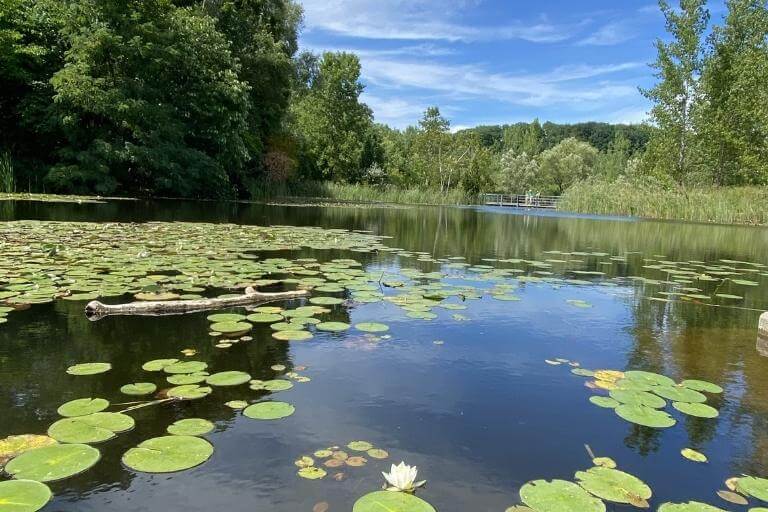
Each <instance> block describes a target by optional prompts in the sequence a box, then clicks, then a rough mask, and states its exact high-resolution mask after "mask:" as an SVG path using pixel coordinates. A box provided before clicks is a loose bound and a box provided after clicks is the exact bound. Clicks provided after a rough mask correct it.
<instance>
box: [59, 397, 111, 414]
mask: <svg viewBox="0 0 768 512" xmlns="http://www.w3.org/2000/svg"><path fill="white" fill-rule="evenodd" d="M107 407H109V402H108V401H106V400H104V399H103V398H78V399H77V400H72V401H70V402H67V403H65V404H62V405H61V406H60V407H59V408H58V409H57V412H58V413H59V416H64V417H65V418H73V417H75V416H87V415H89V414H93V413H95V412H101V411H103V410H104V409H106V408H107Z"/></svg>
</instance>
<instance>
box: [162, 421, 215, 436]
mask: <svg viewBox="0 0 768 512" xmlns="http://www.w3.org/2000/svg"><path fill="white" fill-rule="evenodd" d="M213 429H214V425H213V423H211V422H210V421H208V420H204V419H202V418H187V419H183V420H179V421H176V422H174V423H173V425H169V426H168V428H167V429H166V430H167V431H168V433H169V434H172V435H174V436H204V435H205V434H208V433H210V432H212V431H213Z"/></svg>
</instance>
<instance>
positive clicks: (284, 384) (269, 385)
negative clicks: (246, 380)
mask: <svg viewBox="0 0 768 512" xmlns="http://www.w3.org/2000/svg"><path fill="white" fill-rule="evenodd" d="M292 387H293V383H292V382H290V381H287V380H285V379H274V380H267V381H264V382H263V383H262V384H261V385H260V389H263V390H265V391H271V392H273V393H276V392H278V391H287V390H289V389H291V388H292ZM251 389H254V387H253V386H251Z"/></svg>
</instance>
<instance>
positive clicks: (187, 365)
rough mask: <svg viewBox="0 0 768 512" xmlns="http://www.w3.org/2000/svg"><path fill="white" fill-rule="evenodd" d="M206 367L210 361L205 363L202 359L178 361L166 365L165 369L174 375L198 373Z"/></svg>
mask: <svg viewBox="0 0 768 512" xmlns="http://www.w3.org/2000/svg"><path fill="white" fill-rule="evenodd" d="M206 368H208V363H204V362H202V361H179V362H178V363H173V364H169V365H167V366H164V367H163V371H164V372H165V373H170V374H172V375H173V374H183V373H198V372H202V371H205V369H206Z"/></svg>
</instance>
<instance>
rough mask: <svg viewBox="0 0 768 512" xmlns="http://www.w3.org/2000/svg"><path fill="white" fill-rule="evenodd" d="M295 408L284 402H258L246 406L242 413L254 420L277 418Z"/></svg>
mask: <svg viewBox="0 0 768 512" xmlns="http://www.w3.org/2000/svg"><path fill="white" fill-rule="evenodd" d="M295 411H296V408H295V407H294V406H293V405H291V404H289V403H286V402H259V403H257V404H253V405H251V406H248V407H247V408H246V409H245V410H244V411H243V414H244V415H245V416H247V417H249V418H251V419H254V420H279V419H282V418H287V417H288V416H290V415H291V414H293V413H294V412H295Z"/></svg>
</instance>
